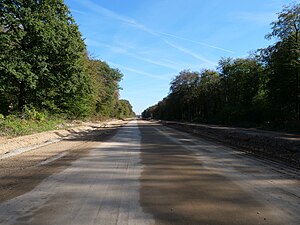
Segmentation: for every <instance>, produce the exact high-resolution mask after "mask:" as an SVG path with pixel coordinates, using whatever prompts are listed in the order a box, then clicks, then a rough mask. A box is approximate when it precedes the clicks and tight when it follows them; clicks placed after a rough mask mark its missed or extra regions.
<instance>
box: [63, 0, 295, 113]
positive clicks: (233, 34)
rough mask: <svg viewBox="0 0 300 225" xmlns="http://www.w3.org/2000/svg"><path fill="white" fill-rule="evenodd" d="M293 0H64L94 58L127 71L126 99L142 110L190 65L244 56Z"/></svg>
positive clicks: (212, 66) (123, 93) (257, 45)
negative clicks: (284, 7) (283, 7)
mask: <svg viewBox="0 0 300 225" xmlns="http://www.w3.org/2000/svg"><path fill="white" fill-rule="evenodd" d="M291 2H293V1H288V0H285V1H284V0H226V1H224V0H210V1H207V0H65V3H66V4H67V5H68V6H69V8H70V10H71V12H72V15H73V17H74V18H75V20H76V22H77V24H78V25H79V28H80V31H81V32H82V35H83V37H84V39H85V43H86V45H87V48H88V51H89V53H90V54H91V56H92V57H94V58H97V59H101V60H103V61H106V62H107V63H108V64H109V65H110V66H111V67H113V68H118V69H120V70H121V72H122V73H123V74H124V77H123V80H122V81H121V83H120V84H121V87H122V88H123V90H121V92H120V94H121V98H125V99H128V100H129V101H130V102H131V104H132V105H133V107H134V110H135V112H136V113H137V114H140V113H141V112H142V111H143V110H144V109H145V108H147V107H148V106H151V105H154V104H156V103H157V102H158V101H159V100H161V99H162V98H164V97H165V96H166V95H167V94H168V92H169V83H170V81H171V80H172V79H173V78H174V77H175V76H176V75H177V74H178V73H179V72H180V71H181V70H184V69H190V70H196V71H201V70H202V69H205V68H208V69H215V68H216V66H217V64H218V61H219V60H220V58H221V57H233V58H237V57H246V56H247V55H248V54H249V52H251V51H253V50H256V49H258V48H262V47H267V46H268V45H270V44H271V42H270V41H268V40H265V39H264V36H265V35H266V34H267V33H269V32H270V28H271V26H270V23H271V22H272V21H274V20H276V18H277V15H276V13H278V12H280V11H281V9H282V6H283V5H288V4H290V3H291Z"/></svg>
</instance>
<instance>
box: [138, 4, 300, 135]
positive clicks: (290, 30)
mask: <svg viewBox="0 0 300 225" xmlns="http://www.w3.org/2000/svg"><path fill="white" fill-rule="evenodd" d="M265 37H266V38H267V39H272V40H274V43H273V44H272V45H270V46H268V47H266V48H263V49H258V50H256V51H254V52H253V53H251V54H250V55H249V56H248V57H246V58H236V59H234V58H222V59H220V60H219V62H218V66H217V68H216V69H215V70H212V69H205V68H203V69H202V70H199V71H190V70H188V69H185V70H182V71H181V72H180V73H179V74H178V75H177V76H176V77H175V78H174V79H173V80H172V81H171V83H170V92H169V94H168V96H167V97H165V98H164V99H163V100H161V101H160V102H158V103H157V104H156V105H154V106H151V107H149V108H147V109H146V110H144V112H143V113H142V116H143V117H144V118H154V119H161V120H173V121H186V122H196V123H214V124H226V125H235V126H244V127H251V126H252V127H258V128H264V129H276V130H277V129H278V130H291V131H296V132H299V131H300V81H299V70H300V43H299V38H300V4H296V3H294V4H291V5H289V6H285V7H284V8H283V9H282V11H281V12H279V13H278V18H277V20H276V21H274V22H272V23H271V31H270V33H269V34H267V35H266V36H265Z"/></svg>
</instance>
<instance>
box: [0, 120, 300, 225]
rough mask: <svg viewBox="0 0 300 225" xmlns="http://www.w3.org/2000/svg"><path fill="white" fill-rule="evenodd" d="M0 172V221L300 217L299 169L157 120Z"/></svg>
mask: <svg viewBox="0 0 300 225" xmlns="http://www.w3.org/2000/svg"><path fill="white" fill-rule="evenodd" d="M50 153H51V154H50ZM0 166H1V170H0V172H1V173H0V187H1V192H0V224H3V225H6V224H7V225H9V224H21V225H22V224H23V225H24V224H28V225H29V224H30V225H35V224H37V225H40V224H58V225H68V224H70V225H73V224H75V225H76V224H78V225H80V224H82V225H89V224H90V225H92V224H104V225H110V224H111V225H112V224H136V225H142V224H158V225H171V224H173V225H177V224H178V225H179V224H181V225H182V224H183V225H185V224H187V225H193V224H195V225H196V224H197V225H199V224H210V225H227V224H228V225H258V224H269V225H277V224H278V225H282V224H285V225H298V224H299V223H298V222H299V221H300V215H299V209H300V208H299V207H300V183H299V172H298V171H295V170H293V169H290V168H288V167H285V166H282V165H280V164H274V163H271V162H268V161H266V160H257V159H255V158H251V157H249V156H248V155H243V154H242V153H241V152H238V151H235V150H233V149H230V148H228V147H225V146H223V145H220V144H216V143H213V142H209V141H206V140H203V139H201V138H198V137H195V136H192V135H189V134H186V133H182V132H178V131H176V130H174V129H170V128H167V127H163V126H161V125H159V124H156V123H149V122H143V121H138V122H135V121H132V122H130V123H128V124H127V125H126V126H124V127H122V128H120V129H119V130H118V131H117V132H116V129H114V128H113V129H112V128H108V130H107V132H106V135H104V134H103V133H101V132H100V131H99V130H95V131H93V132H90V133H86V134H85V135H82V136H80V137H78V138H76V139H70V140H64V141H62V142H59V143H54V144H50V145H48V146H44V147H43V148H40V149H36V150H33V151H30V152H26V153H23V154H20V155H18V156H14V157H11V158H8V159H5V160H1V161H0Z"/></svg>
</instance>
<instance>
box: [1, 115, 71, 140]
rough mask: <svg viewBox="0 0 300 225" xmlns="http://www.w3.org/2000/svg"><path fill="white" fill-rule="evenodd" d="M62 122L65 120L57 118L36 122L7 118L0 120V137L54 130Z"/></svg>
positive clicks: (13, 117)
mask: <svg viewBox="0 0 300 225" xmlns="http://www.w3.org/2000/svg"><path fill="white" fill-rule="evenodd" d="M64 122H65V120H63V119H59V118H47V119H45V120H42V121H38V120H32V119H21V118H18V117H15V116H9V117H6V118H5V119H0V136H20V135H28V134H33V133H38V132H43V131H48V130H56V129H57V127H58V125H59V124H63V123H64Z"/></svg>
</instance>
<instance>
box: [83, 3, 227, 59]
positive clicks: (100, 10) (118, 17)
mask: <svg viewBox="0 0 300 225" xmlns="http://www.w3.org/2000/svg"><path fill="white" fill-rule="evenodd" d="M77 1H78V2H80V3H81V4H83V5H85V6H86V7H88V8H89V9H91V10H92V11H95V12H97V13H102V14H104V15H106V16H109V17H111V18H113V19H116V20H119V21H122V22H123V23H126V24H129V25H131V26H133V27H135V28H137V29H140V30H142V31H145V32H147V33H149V34H152V35H153V36H156V37H157V38H159V39H160V40H162V41H163V42H164V43H165V44H167V45H169V46H171V47H173V48H175V49H177V50H179V51H181V52H183V53H185V54H189V55H191V56H193V57H194V58H196V59H199V60H201V61H204V62H211V61H209V60H208V59H206V58H204V57H202V56H199V55H197V54H196V53H192V52H191V51H190V50H187V49H185V48H183V47H181V46H179V45H174V44H171V43H170V42H169V41H166V40H165V39H164V38H163V37H162V36H161V35H165V36H172V37H175V38H178V39H182V40H186V41H189V42H194V43H197V44H201V45H205V46H207V47H210V48H214V49H218V50H222V51H226V52H230V53H232V51H230V50H227V49H223V48H219V47H216V46H213V45H209V44H206V43H202V42H197V41H192V40H189V39H186V38H181V37H178V36H175V35H172V34H167V33H160V32H156V31H154V30H152V29H149V28H148V27H146V26H145V25H143V24H140V23H138V22H137V21H136V20H134V19H132V18H128V17H125V16H123V15H120V14H117V13H115V12H113V11H111V10H109V9H106V8H104V7H103V6H101V5H98V4H95V3H93V2H92V1H90V0H84V1H79V0H77Z"/></svg>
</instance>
